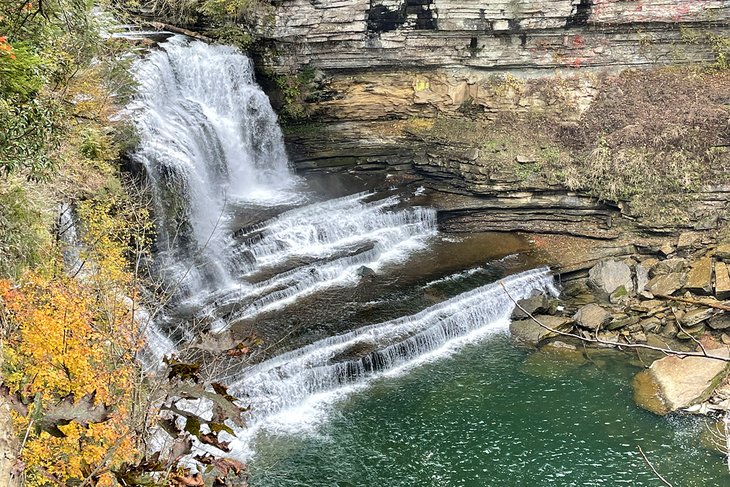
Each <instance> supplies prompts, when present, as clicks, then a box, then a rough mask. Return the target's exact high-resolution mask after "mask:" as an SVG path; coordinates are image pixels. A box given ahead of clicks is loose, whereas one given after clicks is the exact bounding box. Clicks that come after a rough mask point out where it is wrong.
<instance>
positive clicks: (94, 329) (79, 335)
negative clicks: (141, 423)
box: [0, 271, 138, 486]
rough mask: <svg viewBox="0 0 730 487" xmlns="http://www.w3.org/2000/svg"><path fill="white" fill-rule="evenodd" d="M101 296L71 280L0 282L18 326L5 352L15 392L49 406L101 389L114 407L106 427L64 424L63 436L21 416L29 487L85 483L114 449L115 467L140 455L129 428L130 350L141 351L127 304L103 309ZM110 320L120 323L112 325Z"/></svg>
mask: <svg viewBox="0 0 730 487" xmlns="http://www.w3.org/2000/svg"><path fill="white" fill-rule="evenodd" d="M120 272H121V271H120ZM103 298H104V297H103V296H101V295H100V294H99V293H98V292H97V290H95V289H94V288H93V287H92V286H89V285H87V284H85V283H84V282H81V281H79V280H76V279H73V278H71V277H66V276H61V277H53V278H48V277H44V276H42V275H40V274H29V275H27V276H26V279H25V282H24V283H23V285H21V286H19V287H17V288H14V287H12V286H11V285H10V283H9V282H8V281H0V300H1V301H0V302H2V306H3V308H4V311H5V314H6V319H7V320H8V321H12V323H13V324H14V325H15V326H16V327H17V328H18V331H17V333H15V334H13V335H11V337H10V339H9V340H8V342H7V344H6V346H5V350H4V358H5V368H6V373H5V381H6V382H7V383H8V385H9V386H10V388H11V390H21V391H23V394H24V395H25V396H27V397H36V395H39V396H40V398H41V402H42V404H48V405H53V404H56V403H58V401H59V400H60V398H61V397H63V396H65V395H66V394H68V393H73V394H74V395H75V396H76V397H81V396H83V395H84V394H87V393H90V392H92V391H97V400H98V401H100V402H103V403H105V404H108V405H110V406H112V414H111V417H110V419H109V420H108V421H106V422H104V423H98V424H90V425H89V426H88V427H82V426H81V425H79V424H78V423H75V422H72V423H70V424H68V425H66V426H62V427H60V429H61V430H62V431H63V433H65V434H66V435H67V436H66V437H65V438H55V437H52V436H50V435H48V434H47V433H45V432H41V433H37V432H35V431H34V429H33V428H29V421H30V418H31V417H33V413H32V412H31V413H30V414H29V415H28V417H17V424H16V426H17V428H18V431H20V432H25V431H26V429H27V430H28V431H29V432H30V434H29V437H28V440H27V442H26V446H25V448H24V450H23V459H24V461H25V462H26V464H27V465H28V473H29V485H39V486H40V485H46V483H47V476H46V475H45V474H44V473H43V472H47V473H50V474H51V475H53V476H54V477H56V478H58V479H59V480H60V481H62V482H64V483H65V482H67V481H69V480H70V479H77V480H78V479H83V478H85V477H86V476H87V475H88V474H89V472H90V470H93V469H94V468H95V467H96V465H99V463H100V462H102V460H103V459H104V458H105V456H106V455H107V453H108V452H109V451H110V449H111V448H115V454H114V462H115V463H121V462H123V461H128V460H131V459H132V458H133V456H134V454H135V450H134V445H133V444H132V441H131V439H129V438H128V437H127V431H128V430H129V428H130V425H129V424H128V423H129V410H130V408H129V404H130V402H131V401H132V394H133V390H134V386H135V384H134V378H135V376H136V364H135V362H134V356H133V353H129V351H130V350H131V351H133V350H136V347H137V346H138V343H137V330H136V327H135V326H134V324H133V321H132V320H131V317H130V316H129V312H128V310H127V309H126V307H124V306H118V307H116V308H114V309H105V308H104V306H102V304H103V303H105V302H106V301H105V299H103ZM110 321H111V322H113V323H116V324H118V325H119V326H115V327H111V326H109V323H110ZM122 325H123V326H122ZM119 349H123V350H125V352H124V353H122V354H120V353H119ZM32 409H33V405H31V410H32ZM44 409H45V408H44Z"/></svg>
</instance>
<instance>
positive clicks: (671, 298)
mask: <svg viewBox="0 0 730 487" xmlns="http://www.w3.org/2000/svg"><path fill="white" fill-rule="evenodd" d="M654 297H657V298H662V299H667V300H669V301H677V302H679V303H687V304H694V305H697V306H706V307H708V308H714V309H720V310H722V311H730V306H729V305H727V304H725V303H720V302H717V301H710V300H707V299H692V298H681V297H678V296H669V295H667V294H655V295H654Z"/></svg>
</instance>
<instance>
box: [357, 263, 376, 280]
mask: <svg viewBox="0 0 730 487" xmlns="http://www.w3.org/2000/svg"><path fill="white" fill-rule="evenodd" d="M357 275H358V276H360V277H374V276H375V271H374V270H372V269H371V268H370V267H367V266H364V265H362V266H360V267H358V269H357Z"/></svg>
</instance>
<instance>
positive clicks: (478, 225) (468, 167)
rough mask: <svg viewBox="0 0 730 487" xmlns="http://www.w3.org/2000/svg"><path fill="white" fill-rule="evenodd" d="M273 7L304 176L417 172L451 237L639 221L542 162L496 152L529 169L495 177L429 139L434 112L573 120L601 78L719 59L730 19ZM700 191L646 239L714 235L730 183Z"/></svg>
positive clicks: (466, 146) (358, 1)
mask: <svg viewBox="0 0 730 487" xmlns="http://www.w3.org/2000/svg"><path fill="white" fill-rule="evenodd" d="M274 6H275V9H274V15H273V16H269V17H268V19H267V20H266V21H265V22H263V23H262V24H261V25H262V28H261V37H262V40H263V42H262V43H261V45H262V46H264V48H262V49H260V50H259V52H258V53H257V64H258V66H259V67H260V68H261V69H262V71H263V72H265V73H266V74H268V75H269V77H271V79H276V80H278V81H279V83H278V85H279V87H280V88H281V87H284V88H285V89H284V90H283V91H284V93H280V96H279V101H280V103H282V104H286V103H292V102H295V103H299V104H300V105H301V106H302V110H303V113H305V114H306V116H305V117H304V118H305V119H306V120H305V121H304V123H302V122H301V121H300V122H296V123H291V122H290V123H289V124H288V127H286V134H287V142H288V144H289V148H290V154H291V156H292V158H293V159H294V161H295V163H296V164H297V165H298V167H299V168H300V169H306V170H317V169H328V170H333V169H337V168H346V169H348V170H353V169H354V170H377V169H388V170H409V171H412V172H413V173H415V174H416V175H418V176H421V177H423V178H424V181H423V182H424V184H426V185H427V186H431V187H434V188H436V189H439V190H440V191H441V192H446V193H452V194H453V196H452V197H448V198H446V199H445V200H444V203H443V208H442V209H443V211H442V212H441V220H442V225H443V226H444V227H445V228H447V229H451V230H455V231H458V230H505V231H506V230H528V231H530V230H531V231H541V232H553V233H567V234H575V235H582V236H589V237H592V238H601V239H615V238H617V237H618V236H619V235H621V234H623V233H625V232H626V231H627V228H628V227H631V228H634V227H635V222H634V221H633V220H631V219H626V218H623V216H629V217H631V215H630V212H628V213H627V210H626V208H625V207H623V205H621V204H620V203H618V202H617V203H615V204H604V203H599V202H598V201H596V200H595V199H594V198H590V197H587V196H585V195H582V194H580V193H577V192H570V191H568V190H566V189H565V187H564V185H562V184H560V183H555V182H551V181H546V180H544V178H543V179H539V178H531V177H529V176H530V175H529V174H527V175H525V174H524V173H525V172H527V173H529V172H530V167H531V166H530V164H532V163H533V162H534V160H533V159H534V157H533V156H531V155H524V154H520V153H519V151H518V150H517V149H514V148H510V147H503V148H502V149H501V150H502V152H505V151H506V152H507V153H508V154H507V155H508V157H511V158H513V159H515V160H516V162H518V163H519V164H516V165H513V166H511V167H507V168H501V170H494V168H493V167H492V166H493V164H491V163H490V159H492V156H493V153H494V152H495V151H493V150H491V148H490V147H485V146H484V144H479V143H475V142H474V141H473V140H471V141H464V140H462V139H463V138H462V137H448V136H446V137H434V136H433V134H432V133H431V132H428V133H426V134H425V135H424V131H423V130H419V129H420V128H422V127H423V126H425V125H426V126H429V127H430V126H431V124H432V123H433V120H434V119H438V118H440V117H453V118H457V119H458V118H462V119H470V120H491V119H494V118H496V117H498V116H499V115H500V114H505V113H509V114H511V115H513V116H514V115H515V114H517V115H518V116H519V114H522V115H524V116H527V117H529V116H530V115H531V114H534V113H536V112H539V113H546V112H547V113H550V114H551V115H552V117H553V120H557V121H559V123H565V124H570V123H571V122H572V121H575V120H578V119H579V118H580V117H581V115H582V114H583V113H584V112H585V111H586V109H587V108H588V107H590V105H591V102H592V100H593V99H594V98H595V97H596V96H597V95H598V94H599V93H600V90H601V79H602V76H605V75H606V74H607V73H608V74H610V73H616V72H618V71H621V70H625V69H627V68H645V67H656V66H663V65H673V66H678V65H687V64H697V63H710V62H713V61H714V60H715V59H716V57H717V54H718V49H719V47H718V44H719V43H721V41H722V39H724V35H725V34H727V32H728V26H729V25H730V2H727V1H721V0H684V1H677V0H541V1H534V0H520V1H518V0H511V1H494V0H493V1H474V0H459V1H452V0H405V1H403V0H278V1H276V2H274ZM271 86H275V85H274V84H273V83H272V84H271ZM287 90H288V92H287ZM274 91H276V90H274ZM273 96H274V98H275V99H276V98H277V97H276V95H275V94H274V95H273ZM469 127H470V126H467V127H462V128H461V130H470V128H469ZM502 129H503V130H505V131H509V130H510V128H509V126H506V127H505V126H504V125H503V126H502ZM456 130H459V129H458V128H457V129H456ZM515 130H518V128H515ZM541 149H547V147H542V148H541ZM539 150H540V148H538V152H539ZM510 151H512V152H513V153H509V152H510ZM502 156H504V154H502ZM700 193H702V195H701V197H700V198H699V200H700V202H699V203H697V204H696V205H695V206H696V207H697V210H696V211H695V213H694V214H693V217H692V218H691V221H690V222H685V223H682V224H679V225H675V226H672V225H669V226H666V225H664V226H662V225H656V224H653V223H652V222H647V223H645V224H644V225H642V226H641V227H642V233H643V234H646V235H653V234H656V235H662V234H666V233H672V232H675V231H677V229H681V228H682V227H684V228H685V229H694V230H703V229H706V228H710V227H714V226H716V224H717V222H718V221H720V220H721V217H722V214H723V212H724V211H725V209H726V207H727V199H728V195H730V188H728V187H727V186H726V185H724V184H720V185H718V184H714V185H713V187H711V188H710V187H708V188H705V189H704V190H702V191H700ZM626 225H628V227H626Z"/></svg>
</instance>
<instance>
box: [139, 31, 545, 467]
mask: <svg viewBox="0 0 730 487" xmlns="http://www.w3.org/2000/svg"><path fill="white" fill-rule="evenodd" d="M137 79H138V80H139V82H140V92H139V96H138V97H137V99H136V100H135V102H134V104H133V106H132V107H131V108H132V109H133V110H134V113H135V114H136V116H135V123H136V125H137V128H138V131H139V134H140V147H139V150H138V151H137V152H136V154H135V157H136V159H137V160H138V161H139V162H140V163H141V164H143V165H144V167H145V168H146V170H147V174H148V176H149V181H150V183H151V186H152V189H153V193H154V198H155V204H156V208H157V214H158V220H159V221H158V229H159V236H158V257H157V261H158V264H159V267H160V274H161V277H162V278H163V280H164V281H165V282H166V283H167V284H168V290H172V292H173V293H174V294H175V297H176V300H174V305H173V306H172V307H168V308H169V309H167V311H166V312H165V313H162V314H161V315H160V316H159V317H157V318H156V319H155V320H154V322H153V323H151V324H150V326H149V327H148V333H147V335H148V341H149V347H148V349H147V350H146V351H145V353H144V354H143V355H142V357H141V358H142V359H143V360H145V361H146V362H148V363H150V364H152V365H154V362H155V361H158V362H159V361H160V360H161V358H162V357H163V356H164V355H166V354H169V353H172V352H174V351H175V350H176V349H177V348H179V345H180V344H181V343H185V342H190V341H193V340H194V339H195V338H196V335H197V333H198V332H199V331H200V330H198V329H197V328H196V326H195V325H193V323H194V322H195V323H205V325H204V326H206V327H208V328H212V329H213V330H214V331H220V330H222V329H225V328H228V327H230V326H232V325H235V324H236V323H237V322H238V321H240V320H249V319H250V318H252V317H254V316H258V315H260V314H261V313H264V312H271V311H272V310H277V309H279V308H284V307H286V306H288V305H290V304H291V303H293V302H294V301H296V300H299V299H302V298H303V297H305V296H310V295H313V294H316V293H318V292H320V291H322V290H324V289H327V288H332V287H334V286H339V287H353V286H356V285H357V284H358V283H359V282H360V281H361V279H362V278H363V276H364V275H371V274H374V273H375V274H377V273H378V272H379V271H380V270H381V269H383V268H386V267H387V265H389V264H392V263H394V262H403V261H405V260H407V259H408V258H409V257H410V256H412V255H413V254H414V252H417V251H419V250H422V249H424V248H425V247H426V244H427V243H428V242H429V240H430V239H431V238H432V237H433V236H434V235H435V234H436V214H435V211H434V210H432V209H429V208H423V207H418V206H408V205H404V204H403V203H404V202H403V201H402V199H401V197H400V196H397V195H390V196H388V195H383V194H378V193H372V192H362V193H356V194H352V195H348V196H344V197H339V198H336V199H331V200H325V201H321V200H317V197H316V195H313V194H311V193H310V192H308V191H307V190H306V189H304V188H303V187H302V184H301V182H300V181H299V180H298V179H297V178H296V177H295V176H294V175H293V174H292V173H291V171H290V169H289V167H288V162H287V158H286V154H285V150H284V146H283V143H282V136H281V132H280V130H279V128H278V125H277V119H276V115H275V113H274V112H273V110H272V109H271V106H270V104H269V101H268V99H267V98H266V96H265V94H264V93H263V92H262V91H261V90H260V88H259V87H258V86H257V85H256V84H255V82H254V79H253V73H252V66H251V63H250V61H249V60H248V58H246V57H245V56H243V55H242V54H240V53H239V52H238V51H236V50H235V49H233V48H229V47H222V46H209V45H206V44H203V43H200V42H192V43H191V42H188V41H187V40H185V39H183V38H180V37H175V38H173V39H171V40H170V41H168V42H166V43H164V44H163V45H162V47H161V48H160V49H158V50H156V51H154V52H152V53H151V54H150V55H149V56H148V57H147V58H146V59H144V60H142V61H141V62H140V63H139V65H138V68H137ZM264 210H265V211H264ZM241 212H246V215H245V218H243V219H241V218H240V216H241ZM272 213H273V214H278V215H277V216H274V217H273V218H272V217H271V214H272ZM257 214H261V215H267V216H266V217H261V218H260V219H259V221H258V222H257V223H253V224H248V225H247V226H244V227H243V228H241V225H240V224H237V223H236V222H238V221H241V220H245V221H247V222H252V221H253V222H256V215H257ZM236 225H238V227H237V226H236ZM502 283H503V284H504V286H505V289H506V290H507V291H508V292H509V293H510V294H511V295H512V296H513V298H514V299H520V298H523V297H525V296H527V295H529V294H530V293H532V292H534V291H541V292H551V291H553V288H552V279H551V277H550V273H549V271H548V270H547V269H539V270H535V271H529V272H525V273H522V274H518V275H515V276H511V277H508V278H505V279H504V280H503V281H502ZM504 291H505V290H504V289H502V287H501V286H500V285H499V284H490V285H487V286H483V287H480V288H477V289H474V290H472V291H470V292H467V293H464V294H461V295H458V296H456V297H454V298H452V299H449V300H447V301H444V302H442V303H440V304H437V305H434V306H431V307H429V308H427V309H425V310H424V311H421V312H420V313H417V314H415V315H412V316H406V317H403V318H398V319H394V320H390V321H386V322H384V323H381V324H377V325H369V326H366V327H363V328H359V329H356V330H355V331H352V332H349V333H346V334H343V335H339V336H335V337H331V338H327V339H324V340H321V341H317V342H315V343H313V344H311V345H309V346H306V347H304V348H301V349H298V350H294V351H291V352H288V353H285V354H283V355H280V356H278V357H275V358H273V359H270V360H267V361H264V362H262V363H260V364H258V365H256V366H254V367H252V368H250V369H247V370H243V371H236V372H235V373H233V374H229V375H226V376H223V377H219V378H218V380H220V381H223V382H226V383H228V384H229V385H230V388H229V390H230V391H232V392H233V393H235V394H237V395H238V396H239V397H241V398H242V400H243V401H244V402H247V403H250V405H251V408H252V409H251V413H250V417H249V422H250V424H251V425H252V427H251V428H249V429H248V430H246V431H245V432H239V439H238V442H239V453H241V454H242V455H245V451H246V448H247V441H248V439H250V437H251V435H252V434H253V432H255V431H256V430H257V429H259V428H261V427H265V426H266V425H267V424H271V422H272V421H273V422H275V421H277V418H281V417H282V415H283V416H286V415H287V414H290V412H291V411H296V410H297V408H298V407H300V406H301V405H302V404H303V403H310V404H311V403H317V402H318V401H319V402H322V401H323V400H324V402H326V399H327V398H331V397H333V395H334V396H337V395H338V394H340V393H342V392H343V391H345V392H346V391H347V390H350V389H352V388H353V387H359V386H362V385H364V384H367V383H368V382H369V381H370V380H372V379H373V378H375V377H379V376H382V375H383V374H386V373H391V372H393V371H397V370H402V369H403V368H405V367H408V366H410V365H412V364H415V363H418V362H420V361H423V360H428V359H429V358H433V357H436V356H438V355H440V354H442V353H445V352H446V351H448V350H450V349H453V348H455V347H457V346H458V345H459V344H461V343H464V342H466V341H469V340H471V339H472V338H474V337H476V336H481V335H483V334H486V333H490V332H494V331H498V330H502V329H503V328H504V324H505V323H506V322H507V318H508V315H509V313H510V311H511V310H512V307H513V306H512V301H511V300H510V299H509V297H508V296H507V294H506V293H505V292H504ZM180 309H182V310H184V311H180ZM191 310H192V311H191ZM185 313H187V314H188V318H190V317H192V318H193V319H185V318H181V316H183V315H184V314H185Z"/></svg>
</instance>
